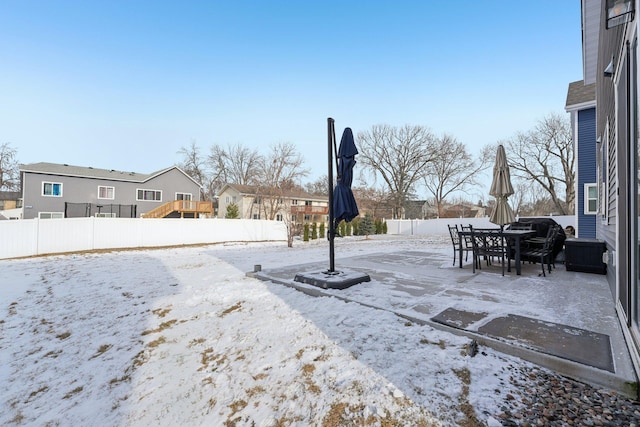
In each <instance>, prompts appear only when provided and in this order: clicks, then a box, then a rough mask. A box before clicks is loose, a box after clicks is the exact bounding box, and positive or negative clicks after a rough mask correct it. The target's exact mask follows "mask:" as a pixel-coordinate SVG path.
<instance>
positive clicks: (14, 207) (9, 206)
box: [0, 191, 22, 220]
mask: <svg viewBox="0 0 640 427" xmlns="http://www.w3.org/2000/svg"><path fill="white" fill-rule="evenodd" d="M21 196H22V195H21V194H20V192H19V191H0V220H3V219H20V216H21V215H22V212H21V210H20V208H22V199H21Z"/></svg>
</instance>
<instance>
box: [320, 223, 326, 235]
mask: <svg viewBox="0 0 640 427" xmlns="http://www.w3.org/2000/svg"><path fill="white" fill-rule="evenodd" d="M319 237H320V238H321V239H324V238H325V237H327V234H326V233H325V231H324V222H321V223H320V236H319Z"/></svg>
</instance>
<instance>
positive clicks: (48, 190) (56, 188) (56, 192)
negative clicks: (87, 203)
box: [42, 182, 62, 197]
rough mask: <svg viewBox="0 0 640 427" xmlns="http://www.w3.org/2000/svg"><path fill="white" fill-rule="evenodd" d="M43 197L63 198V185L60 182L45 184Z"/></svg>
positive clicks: (43, 184) (43, 185)
mask: <svg viewBox="0 0 640 427" xmlns="http://www.w3.org/2000/svg"><path fill="white" fill-rule="evenodd" d="M42 195H43V196H51V197H62V184H61V183H59V182H43V183H42Z"/></svg>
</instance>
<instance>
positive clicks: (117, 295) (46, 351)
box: [0, 237, 532, 426]
mask: <svg viewBox="0 0 640 427" xmlns="http://www.w3.org/2000/svg"><path fill="white" fill-rule="evenodd" d="M425 245H428V247H429V250H430V251H434V252H436V253H442V254H443V259H446V262H447V263H448V264H450V263H451V246H450V243H449V242H447V241H446V240H444V239H441V238H434V239H421V240H417V239H394V238H393V237H388V238H380V239H378V240H363V239H362V238H346V239H341V240H340V250H338V252H339V254H342V255H339V256H346V255H345V252H347V251H346V250H345V249H343V248H345V247H346V248H348V253H349V255H354V254H356V255H367V254H371V253H379V252H386V253H389V254H393V253H394V252H397V251H399V250H412V249H413V250H415V249H416V248H418V247H421V248H424V246H425ZM327 258H328V255H327V244H326V242H322V241H318V242H309V243H303V242H296V243H295V245H294V247H293V248H287V247H286V245H284V244H283V243H255V244H234V245H212V246H200V247H183V248H170V249H162V250H132V251H117V252H106V253H89V254H72V255H61V256H50V257H41V258H30V259H20V260H4V261H0V301H1V307H0V308H1V310H2V311H1V312H0V396H2V398H1V401H0V424H1V425H38V426H40V425H78V426H79V425H82V426H116V425H117V426H134V425H135V426H146V425H153V426H176V425H184V426H200V425H238V426H244V425H256V426H282V425H287V426H289V425H290V426H309V425H322V426H337V425H354V424H357V425H456V424H458V423H461V422H462V421H464V419H465V417H468V414H467V415H465V408H467V407H468V405H471V406H472V407H473V408H474V411H475V416H476V417H477V419H478V420H479V422H482V423H484V424H487V425H499V423H498V422H497V421H496V419H494V418H493V415H496V414H498V413H500V412H501V409H500V407H501V402H503V401H504V399H505V396H507V395H508V394H510V393H512V390H511V387H513V385H511V384H510V383H509V381H508V377H509V376H510V375H512V374H513V372H516V371H518V370H519V369H523V368H526V367H530V366H532V365H530V364H528V363H527V362H524V361H521V360H519V359H516V358H513V357H509V356H506V355H503V354H501V353H498V352H495V351H493V350H491V349H488V348H484V347H483V348H481V349H480V353H478V354H477V355H476V356H475V357H471V356H470V355H469V352H468V346H469V345H470V340H469V339H468V338H466V337H461V336H457V335H453V334H449V333H446V332H443V331H440V330H437V329H433V328H431V327H430V326H421V325H418V324H415V323H411V322H408V321H407V320H406V319H403V318H401V317H399V316H397V315H395V314H393V313H392V312H390V311H384V310H377V309H374V308H371V307H369V306H367V305H363V304H358V303H355V302H344V301H342V300H341V299H339V298H333V297H311V296H308V295H305V294H304V293H302V292H299V291H296V290H294V289H292V288H289V287H286V286H283V285H281V284H276V283H271V282H264V281H260V280H257V279H253V278H250V277H247V276H246V273H247V272H250V271H253V269H254V265H257V264H260V265H262V268H263V269H266V268H277V267H284V266H295V265H303V264H306V263H309V262H311V261H322V260H324V259H327ZM407 268H410V266H409V265H408V267H407ZM406 274H411V272H410V270H408V271H407V273H406ZM372 283H373V285H374V286H372V285H370V284H367V285H366V287H365V286H362V287H361V289H359V285H358V286H355V287H352V288H350V289H349V291H350V292H351V293H352V294H360V295H361V296H362V297H363V298H365V299H369V300H370V302H372V303H377V304H382V300H383V299H384V300H389V299H391V301H390V302H389V301H387V303H392V304H396V305H397V306H399V307H402V306H408V305H410V304H411V305H415V304H416V302H415V301H404V302H403V301H402V300H401V299H402V298H405V299H406V298H407V294H406V293H396V294H390V290H389V287H388V286H386V285H385V286H382V285H383V284H381V283H374V282H372ZM375 285H378V286H375ZM334 292H336V295H338V294H339V293H340V292H341V291H338V290H336V291H334ZM438 298H439V296H437V295H434V301H435V302H433V304H436V305H437V304H439V303H438V302H437V301H438ZM423 302H424V303H425V304H427V303H428V302H427V301H423ZM513 304H515V303H513ZM374 305H375V304H374ZM477 308H478V307H476V309H477ZM480 308H481V307H480ZM510 309H511V303H505V307H503V310H500V309H498V312H500V311H504V312H509V311H510ZM494 311H495V307H494ZM511 311H512V310H511ZM512 394H515V393H512ZM394 423H395V424H394Z"/></svg>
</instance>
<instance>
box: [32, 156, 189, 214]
mask: <svg viewBox="0 0 640 427" xmlns="http://www.w3.org/2000/svg"><path fill="white" fill-rule="evenodd" d="M20 182H21V188H22V205H23V215H22V218H23V219H31V218H70V217H87V216H106V217H128V218H135V217H140V216H142V215H143V214H145V213H147V212H149V211H152V210H154V209H156V208H158V207H160V206H162V205H163V204H166V203H167V202H173V201H177V200H180V201H182V200H185V201H199V200H200V188H201V187H200V184H198V183H197V182H196V181H194V180H193V179H192V178H191V177H190V176H189V175H187V174H186V173H185V172H184V171H182V170H181V169H180V168H178V167H176V166H172V167H169V168H166V169H162V170H159V171H157V172H153V173H150V174H141V173H136V172H123V171H117V170H113V169H111V170H109V169H96V168H92V167H81V166H72V165H67V164H55V163H32V164H26V165H20Z"/></svg>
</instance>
